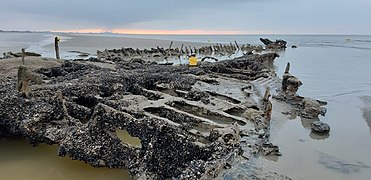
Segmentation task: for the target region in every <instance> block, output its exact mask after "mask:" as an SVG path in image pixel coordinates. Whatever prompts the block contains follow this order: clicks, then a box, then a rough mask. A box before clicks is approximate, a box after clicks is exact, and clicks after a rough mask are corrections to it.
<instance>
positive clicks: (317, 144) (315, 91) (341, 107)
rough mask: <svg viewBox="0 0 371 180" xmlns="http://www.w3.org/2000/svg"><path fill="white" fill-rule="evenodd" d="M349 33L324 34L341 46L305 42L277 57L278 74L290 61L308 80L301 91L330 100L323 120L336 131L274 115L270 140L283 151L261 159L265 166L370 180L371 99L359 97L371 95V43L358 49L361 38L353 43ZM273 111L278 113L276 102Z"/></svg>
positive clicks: (304, 175) (302, 175)
mask: <svg viewBox="0 0 371 180" xmlns="http://www.w3.org/2000/svg"><path fill="white" fill-rule="evenodd" d="M344 38H345V37H340V36H339V37H338V39H335V40H334V37H330V38H329V40H327V39H326V37H323V41H328V42H330V41H334V42H335V41H336V42H337V44H338V45H336V46H332V45H329V46H322V45H319V46H313V44H315V43H308V45H305V44H303V46H302V47H299V48H298V49H291V48H289V49H287V50H286V52H284V53H281V57H280V58H279V59H277V61H276V63H275V64H276V66H277V72H278V75H279V76H281V75H282V74H283V71H284V67H285V64H286V62H290V63H291V73H292V74H294V75H296V76H297V77H298V78H299V79H300V80H301V81H302V82H303V83H304V85H303V86H302V87H301V88H300V90H299V94H301V95H303V96H308V97H312V98H317V99H320V100H324V101H327V102H328V105H327V106H326V107H327V109H328V111H327V114H326V116H325V117H320V120H321V121H324V122H326V123H328V124H329V125H330V126H331V131H330V134H329V136H318V135H315V134H312V133H311V132H310V123H311V121H312V120H308V119H301V118H293V119H289V118H288V117H287V116H286V118H285V116H283V117H282V118H274V119H273V121H272V123H273V124H272V129H271V132H272V135H271V141H272V142H273V143H274V144H277V145H279V147H280V151H281V152H282V154H283V156H281V157H279V158H276V159H274V161H272V159H269V158H260V160H259V163H260V164H261V166H263V167H267V168H268V169H271V170H274V171H277V172H280V173H282V174H285V175H288V176H289V177H291V178H294V179H369V177H370V175H371V171H370V167H371V156H370V152H371V136H370V128H369V127H368V125H367V123H366V121H365V118H364V116H363V112H362V109H363V108H365V107H366V108H370V104H366V103H364V102H362V101H361V99H360V98H361V97H363V96H370V95H371V84H370V82H371V73H370V72H369V68H370V67H371V49H368V47H371V43H370V42H368V44H367V45H365V44H362V46H363V47H362V48H354V47H355V46H359V45H358V41H357V42H356V43H354V44H350V43H351V42H347V41H346V40H344ZM368 38H369V37H368ZM366 39H367V38H366ZM341 41H343V44H341ZM308 42H310V40H308ZM276 103H277V102H276ZM273 112H274V113H275V114H276V116H278V117H279V115H277V114H278V113H280V112H279V111H278V112H277V111H275V108H274V104H273Z"/></svg>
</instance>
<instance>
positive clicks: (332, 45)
mask: <svg viewBox="0 0 371 180" xmlns="http://www.w3.org/2000/svg"><path fill="white" fill-rule="evenodd" d="M315 45H318V46H324V47H339V48H351V49H361V50H371V47H359V46H346V45H336V44H323V43H320V44H315Z"/></svg>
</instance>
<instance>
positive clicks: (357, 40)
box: [352, 39, 371, 43]
mask: <svg viewBox="0 0 371 180" xmlns="http://www.w3.org/2000/svg"><path fill="white" fill-rule="evenodd" d="M352 41H356V42H367V43H371V40H360V39H355V40H352Z"/></svg>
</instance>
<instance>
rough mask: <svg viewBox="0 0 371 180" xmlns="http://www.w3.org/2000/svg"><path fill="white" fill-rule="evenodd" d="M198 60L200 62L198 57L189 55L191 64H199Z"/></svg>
mask: <svg viewBox="0 0 371 180" xmlns="http://www.w3.org/2000/svg"><path fill="white" fill-rule="evenodd" d="M197 62H198V60H197V57H195V56H191V57H189V65H190V66H197Z"/></svg>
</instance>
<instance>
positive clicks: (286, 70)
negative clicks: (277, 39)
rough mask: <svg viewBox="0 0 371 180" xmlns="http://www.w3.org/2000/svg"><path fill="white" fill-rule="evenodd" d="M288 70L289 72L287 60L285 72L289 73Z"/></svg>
mask: <svg viewBox="0 0 371 180" xmlns="http://www.w3.org/2000/svg"><path fill="white" fill-rule="evenodd" d="M289 72H290V63H289V62H288V63H287V65H286V69H285V73H289Z"/></svg>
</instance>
